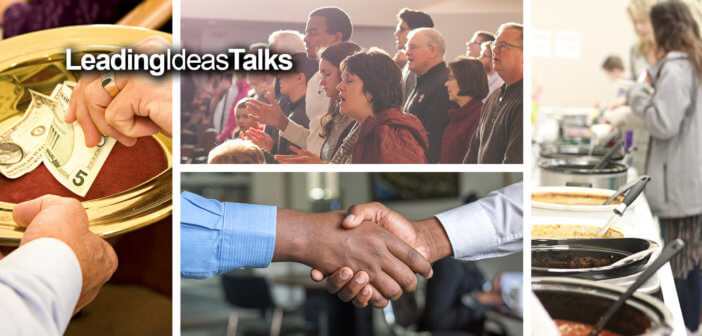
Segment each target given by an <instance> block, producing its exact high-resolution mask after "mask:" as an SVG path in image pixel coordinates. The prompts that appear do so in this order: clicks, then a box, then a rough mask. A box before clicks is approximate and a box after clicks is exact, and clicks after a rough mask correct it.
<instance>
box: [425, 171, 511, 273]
mask: <svg viewBox="0 0 702 336" xmlns="http://www.w3.org/2000/svg"><path fill="white" fill-rule="evenodd" d="M523 190H524V185H523V183H522V182H519V183H515V184H513V185H510V186H508V187H505V188H502V189H500V190H495V191H493V192H491V193H489V194H488V195H487V196H485V197H483V198H481V199H479V200H477V201H475V202H473V203H469V204H466V205H464V206H461V207H458V208H455V209H452V210H449V211H446V212H442V213H440V214H437V215H436V218H437V219H438V220H439V222H441V225H442V226H443V227H444V231H446V235H447V236H448V239H449V241H450V242H451V247H452V249H453V256H454V257H456V258H458V259H463V260H479V259H485V258H494V257H500V256H503V255H507V254H510V253H514V252H518V251H521V250H522V237H523V236H524V233H523V230H524V216H523V210H522V204H523V202H522V198H523V194H522V192H523Z"/></svg>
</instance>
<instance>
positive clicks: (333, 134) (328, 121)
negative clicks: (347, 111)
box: [275, 42, 361, 163]
mask: <svg viewBox="0 0 702 336" xmlns="http://www.w3.org/2000/svg"><path fill="white" fill-rule="evenodd" d="M360 50H361V47H360V46H358V45H357V44H356V43H353V42H341V43H337V44H334V45H332V46H329V47H327V48H324V49H322V50H321V51H320V53H319V72H320V73H321V74H322V80H321V83H320V84H321V85H322V87H323V88H324V91H325V94H326V96H327V97H329V98H330V100H329V110H328V111H327V113H326V114H324V115H323V116H322V118H321V119H320V122H321V123H322V129H321V132H320V134H319V136H320V137H322V138H324V143H323V144H322V149H321V152H320V156H317V155H316V154H314V153H312V152H310V151H308V150H299V149H293V151H295V152H296V153H297V154H294V155H277V156H276V157H275V158H276V160H278V162H280V163H329V162H332V159H333V158H334V155H335V154H336V152H337V151H338V150H339V148H340V147H341V145H342V142H343V141H344V139H345V138H346V136H347V135H348V134H349V132H350V131H351V129H352V128H353V127H354V126H355V125H356V121H355V120H353V118H351V117H349V116H345V115H342V114H341V113H339V91H337V90H336V86H337V85H339V82H341V70H340V69H339V66H340V65H341V62H342V61H343V60H344V59H345V58H346V57H348V56H351V55H353V54H354V53H355V52H358V51H360ZM349 145H352V144H350V143H349V142H347V146H349ZM291 149H292V148H291Z"/></svg>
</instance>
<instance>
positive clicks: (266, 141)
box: [244, 127, 273, 152]
mask: <svg viewBox="0 0 702 336" xmlns="http://www.w3.org/2000/svg"><path fill="white" fill-rule="evenodd" d="M244 135H245V136H246V139H248V140H251V142H253V143H254V145H256V146H258V147H259V148H261V149H265V150H267V151H269V152H270V151H272V150H273V138H271V136H270V135H268V133H266V132H264V131H261V130H259V129H257V128H253V127H252V128H249V129H247V130H246V131H245V132H244Z"/></svg>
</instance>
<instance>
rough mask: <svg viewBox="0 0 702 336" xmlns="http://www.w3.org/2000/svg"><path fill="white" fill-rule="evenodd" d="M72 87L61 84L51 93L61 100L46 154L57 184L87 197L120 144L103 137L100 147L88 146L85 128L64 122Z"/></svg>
mask: <svg viewBox="0 0 702 336" xmlns="http://www.w3.org/2000/svg"><path fill="white" fill-rule="evenodd" d="M71 86H72V83H70V82H64V83H63V84H59V85H58V86H56V88H55V89H54V92H53V93H52V94H51V98H54V99H56V100H57V101H58V106H57V108H55V109H53V110H52V116H53V118H52V119H51V120H52V122H51V127H50V128H49V134H48V135H47V139H46V147H45V148H44V150H43V151H42V152H43V154H44V155H43V160H44V165H45V166H46V168H47V169H48V170H49V172H51V174H52V175H53V176H54V177H55V178H56V180H57V181H59V182H60V183H61V184H62V185H63V186H64V187H66V188H68V190H70V191H72V192H73V193H75V194H77V195H80V196H83V197H85V195H86V194H87V193H88V190H90V187H91V186H92V185H93V182H94V181H95V178H97V175H98V173H99V172H100V169H101V168H102V165H103V164H104V163H105V161H106V160H107V157H108V156H109V155H110V152H111V151H112V147H114V145H115V143H116V141H115V139H114V138H111V137H108V136H104V135H101V136H100V141H99V143H98V144H97V146H95V147H88V146H86V144H85V142H84V140H83V139H84V138H85V136H84V135H83V129H82V128H81V127H80V126H79V125H74V124H69V123H66V122H64V121H63V120H64V118H65V116H66V111H67V110H68V105H69V100H70V97H71V91H72V90H71Z"/></svg>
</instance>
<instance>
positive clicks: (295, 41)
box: [268, 30, 305, 55]
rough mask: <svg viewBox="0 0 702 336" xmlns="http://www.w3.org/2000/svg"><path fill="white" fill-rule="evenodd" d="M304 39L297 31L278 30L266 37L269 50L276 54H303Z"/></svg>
mask: <svg viewBox="0 0 702 336" xmlns="http://www.w3.org/2000/svg"><path fill="white" fill-rule="evenodd" d="M303 38H305V37H304V36H303V35H302V34H300V32H298V31H297V30H278V31H274V32H273V33H271V34H270V35H269V36H268V45H269V48H270V49H271V50H272V51H274V52H276V53H286V54H291V55H292V54H297V53H301V52H305V42H304V41H303V40H302V39H303Z"/></svg>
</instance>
